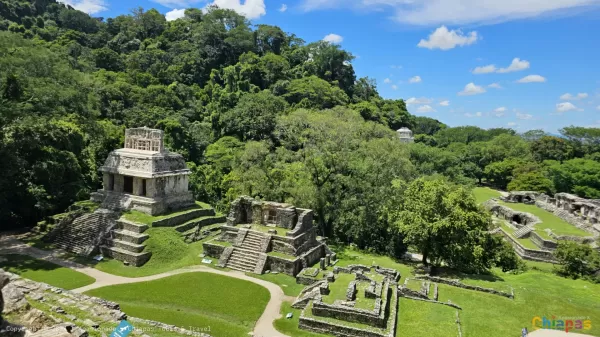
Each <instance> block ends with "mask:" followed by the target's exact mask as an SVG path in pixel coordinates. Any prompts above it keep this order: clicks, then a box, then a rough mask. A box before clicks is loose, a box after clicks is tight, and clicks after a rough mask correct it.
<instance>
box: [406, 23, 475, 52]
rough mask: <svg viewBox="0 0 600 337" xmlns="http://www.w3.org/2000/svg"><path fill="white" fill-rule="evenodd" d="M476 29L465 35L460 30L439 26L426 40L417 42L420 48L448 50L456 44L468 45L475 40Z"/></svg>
mask: <svg viewBox="0 0 600 337" xmlns="http://www.w3.org/2000/svg"><path fill="white" fill-rule="evenodd" d="M477 39H478V36H477V32H476V31H472V32H469V33H468V34H467V35H465V34H463V32H462V31H460V30H448V28H446V26H441V27H439V28H438V29H436V30H435V31H434V32H433V33H431V34H430V35H429V37H428V38H427V40H425V39H422V40H421V41H419V43H418V44H417V46H418V47H420V48H427V49H441V50H450V49H452V48H455V47H457V46H460V47H462V46H468V45H471V44H473V43H475V42H477Z"/></svg>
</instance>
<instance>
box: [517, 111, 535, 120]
mask: <svg viewBox="0 0 600 337" xmlns="http://www.w3.org/2000/svg"><path fill="white" fill-rule="evenodd" d="M516 115H517V118H518V119H532V118H533V115H530V114H524V113H520V112H517V114H516Z"/></svg>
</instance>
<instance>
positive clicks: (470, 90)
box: [458, 82, 485, 96]
mask: <svg viewBox="0 0 600 337" xmlns="http://www.w3.org/2000/svg"><path fill="white" fill-rule="evenodd" d="M484 92H485V89H484V88H483V87H482V86H479V85H476V84H475V83H473V82H471V83H469V84H467V85H465V88H464V89H463V91H461V92H459V93H458V95H459V96H471V95H478V94H483V93H484Z"/></svg>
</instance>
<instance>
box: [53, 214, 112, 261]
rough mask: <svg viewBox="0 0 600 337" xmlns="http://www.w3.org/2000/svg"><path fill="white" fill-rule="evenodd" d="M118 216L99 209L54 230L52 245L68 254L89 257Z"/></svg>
mask: <svg viewBox="0 0 600 337" xmlns="http://www.w3.org/2000/svg"><path fill="white" fill-rule="evenodd" d="M118 216H119V215H118V213H115V212H113V211H111V210H108V209H104V208H99V209H97V210H96V211H94V212H93V213H90V214H85V215H83V216H80V217H78V218H76V219H75V220H74V221H73V222H72V223H69V224H65V225H64V226H60V227H58V228H56V229H55V232H54V233H52V237H53V238H54V240H53V243H54V245H55V246H57V247H59V248H62V249H64V250H67V251H69V252H73V253H76V254H79V255H85V256H89V255H90V254H92V253H93V252H94V250H95V249H96V248H97V247H98V246H99V245H100V243H101V242H102V238H104V237H105V236H106V235H107V234H108V233H109V232H110V231H111V229H112V228H113V227H114V226H115V225H116V220H117V218H118Z"/></svg>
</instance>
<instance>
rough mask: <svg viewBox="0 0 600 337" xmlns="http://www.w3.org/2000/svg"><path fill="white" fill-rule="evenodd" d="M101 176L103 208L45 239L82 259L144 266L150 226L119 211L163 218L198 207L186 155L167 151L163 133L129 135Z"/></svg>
mask: <svg viewBox="0 0 600 337" xmlns="http://www.w3.org/2000/svg"><path fill="white" fill-rule="evenodd" d="M100 172H101V173H102V177H103V179H102V182H103V184H102V185H103V188H102V189H100V190H98V191H96V192H94V193H92V194H91V200H92V201H94V202H96V203H99V204H100V207H99V208H98V209H97V210H95V211H94V212H93V213H87V214H86V213H82V214H78V216H77V217H75V218H73V219H70V218H69V219H65V221H60V222H59V224H58V225H57V226H56V227H55V228H54V230H53V231H51V232H50V233H49V234H48V235H46V237H45V240H46V241H49V242H52V243H53V244H54V245H55V246H57V247H59V248H62V249H65V250H67V251H70V252H73V253H76V254H79V255H82V256H92V255H94V254H97V253H98V252H101V253H103V254H104V255H106V256H110V257H113V258H115V259H118V260H121V261H124V262H126V263H128V264H131V265H134V266H141V265H143V264H144V263H146V262H147V261H148V260H149V259H150V257H151V255H152V253H151V252H148V251H145V244H143V243H144V241H146V240H147V239H148V237H149V236H148V235H147V234H145V233H144V232H145V231H146V229H147V228H148V226H146V225H142V224H136V223H131V222H128V221H124V220H122V219H119V217H120V213H121V211H125V210H136V211H140V212H143V213H146V214H150V215H159V214H164V213H167V212H170V211H175V210H179V209H183V208H186V207H190V206H194V205H195V201H194V198H193V195H192V193H191V192H190V191H189V190H188V176H189V175H190V173H191V172H190V170H189V169H188V168H187V165H186V163H185V160H184V158H183V156H181V155H180V154H177V153H172V152H169V151H168V150H166V149H165V147H164V134H163V132H162V131H161V130H156V129H150V128H146V127H143V128H135V129H127V130H125V145H124V147H123V148H122V149H117V150H114V151H112V152H111V153H110V154H109V155H108V158H107V159H106V161H105V162H104V165H103V166H102V167H100ZM203 215H214V211H212V213H211V214H208V213H206V214H203ZM187 220H189V219H187ZM187 220H186V221H187Z"/></svg>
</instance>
